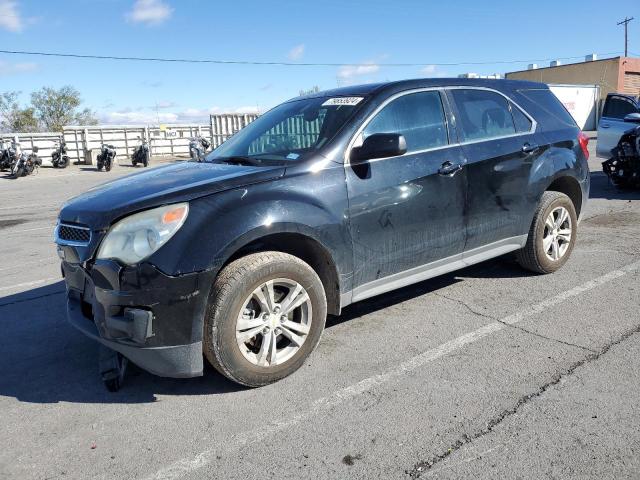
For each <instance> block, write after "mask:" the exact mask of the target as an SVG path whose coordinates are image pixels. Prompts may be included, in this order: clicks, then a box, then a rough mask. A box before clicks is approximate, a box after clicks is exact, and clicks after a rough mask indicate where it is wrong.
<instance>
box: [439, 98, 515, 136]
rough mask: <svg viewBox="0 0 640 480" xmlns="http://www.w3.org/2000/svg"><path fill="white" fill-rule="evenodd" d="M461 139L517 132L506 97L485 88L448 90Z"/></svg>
mask: <svg viewBox="0 0 640 480" xmlns="http://www.w3.org/2000/svg"><path fill="white" fill-rule="evenodd" d="M451 96H452V97H453V100H454V102H455V103H456V106H457V107H458V116H457V119H456V125H457V127H458V131H459V133H460V137H461V140H462V141H463V142H464V141H472V140H485V139H490V138H495V137H501V136H503V135H512V134H514V133H516V128H515V125H514V123H513V117H512V116H511V112H510V111H509V104H508V102H507V99H506V98H504V97H503V96H502V95H500V94H497V93H495V92H489V91H487V90H472V89H469V90H465V89H453V90H451Z"/></svg>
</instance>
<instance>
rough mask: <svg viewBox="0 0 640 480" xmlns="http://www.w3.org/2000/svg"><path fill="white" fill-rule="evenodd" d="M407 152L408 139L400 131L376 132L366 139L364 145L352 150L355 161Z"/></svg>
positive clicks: (352, 159)
mask: <svg viewBox="0 0 640 480" xmlns="http://www.w3.org/2000/svg"><path fill="white" fill-rule="evenodd" d="M406 152H407V141H406V140H405V138H404V135H401V134H399V133H375V134H373V135H371V136H369V137H367V138H365V139H364V142H362V146H361V147H358V148H354V149H353V150H352V151H351V161H352V162H353V163H359V162H364V161H366V160H372V159H374V158H386V157H397V156H399V155H403V154H405V153H406Z"/></svg>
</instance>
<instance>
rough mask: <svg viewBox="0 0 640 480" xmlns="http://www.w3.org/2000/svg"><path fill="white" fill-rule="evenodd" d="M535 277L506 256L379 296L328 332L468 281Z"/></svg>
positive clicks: (331, 321) (335, 320)
mask: <svg viewBox="0 0 640 480" xmlns="http://www.w3.org/2000/svg"><path fill="white" fill-rule="evenodd" d="M535 275H536V274H535V273H532V272H529V271H527V270H524V269H523V268H522V267H520V266H519V265H518V264H517V263H516V262H515V257H514V255H513V254H506V255H503V256H502V257H498V258H495V259H492V260H488V261H486V262H483V263H479V264H477V265H473V266H471V267H467V268H464V269H462V270H457V271H455V272H451V273H448V274H445V275H441V276H439V277H435V278H431V279H429V280H425V281H423V282H420V283H416V284H414V285H409V286H407V287H404V288H400V289H398V290H393V291H391V292H388V293H385V294H384V295H378V296H376V297H372V298H369V299H367V300H362V301H360V302H357V303H354V304H351V305H349V306H348V307H346V308H345V309H343V310H342V313H341V314H340V316H333V315H332V316H329V317H328V318H327V328H330V327H333V326H335V325H339V324H341V323H344V322H348V321H349V320H354V319H356V318H359V317H362V316H364V315H368V314H370V313H374V312H377V311H379V310H384V309H385V308H388V307H391V306H393V305H396V304H398V303H402V302H405V301H407V300H411V299H414V298H416V297H420V296H422V295H426V294H428V293H432V292H436V291H438V290H440V289H442V288H445V287H449V286H451V285H454V284H456V283H459V282H463V281H464V279H465V278H521V277H529V276H535Z"/></svg>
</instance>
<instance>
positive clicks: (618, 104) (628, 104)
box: [602, 97, 638, 120]
mask: <svg viewBox="0 0 640 480" xmlns="http://www.w3.org/2000/svg"><path fill="white" fill-rule="evenodd" d="M637 111H638V109H637V108H636V106H635V104H634V103H633V102H632V101H631V100H629V99H628V98H624V97H609V98H607V101H606V102H605V104H604V111H603V112H602V116H603V117H607V118H618V119H620V120H622V119H623V118H624V117H626V116H627V115H629V114H630V113H636V112H637Z"/></svg>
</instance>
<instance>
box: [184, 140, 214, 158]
mask: <svg viewBox="0 0 640 480" xmlns="http://www.w3.org/2000/svg"><path fill="white" fill-rule="evenodd" d="M209 147H211V142H210V141H209V140H207V139H206V138H204V137H193V138H192V139H191V140H190V141H189V155H190V156H191V160H195V161H196V162H202V161H203V160H204V156H205V155H206V154H207V151H208V150H209Z"/></svg>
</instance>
